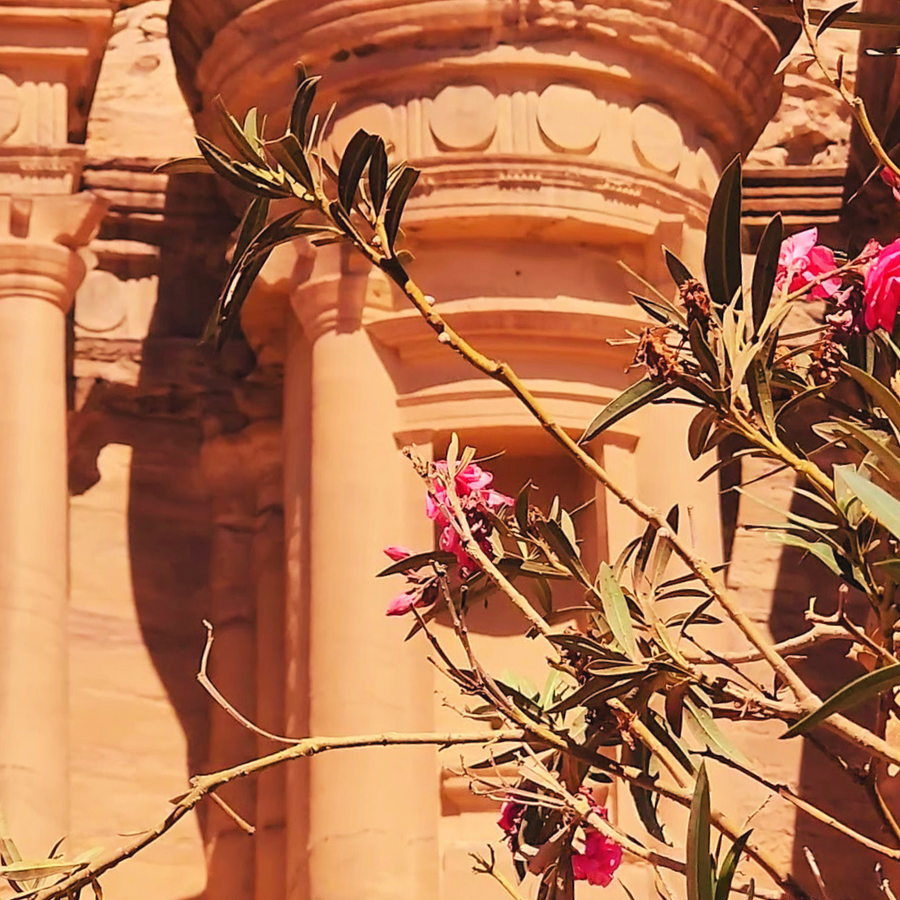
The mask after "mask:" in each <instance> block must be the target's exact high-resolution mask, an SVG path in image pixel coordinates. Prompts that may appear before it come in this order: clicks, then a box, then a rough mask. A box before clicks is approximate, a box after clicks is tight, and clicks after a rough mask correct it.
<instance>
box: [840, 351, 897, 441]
mask: <svg viewBox="0 0 900 900" xmlns="http://www.w3.org/2000/svg"><path fill="white" fill-rule="evenodd" d="M841 369H842V370H843V371H844V372H846V373H847V374H848V375H849V376H850V377H851V378H852V379H853V380H854V381H855V382H856V383H857V384H859V386H860V387H861V388H862V389H863V390H864V391H865V392H866V393H867V394H868V395H869V396H870V397H871V398H872V399H873V400H874V401H875V403H876V404H877V405H878V406H880V407H881V409H882V411H883V412H884V414H885V415H886V416H887V417H888V419H890V421H891V425H892V426H893V428H894V434H895V435H897V436H898V437H900V399H898V398H897V396H896V395H895V394H894V392H893V391H892V390H891V389H890V388H889V387H887V386H886V385H884V384H882V383H881V382H880V381H879V380H878V379H877V378H873V377H872V376H871V375H870V374H869V373H868V372H865V371H863V370H862V369H858V368H857V367H856V366H851V365H850V363H848V362H844V363H841Z"/></svg>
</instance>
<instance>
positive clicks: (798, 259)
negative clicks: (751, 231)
mask: <svg viewBox="0 0 900 900" xmlns="http://www.w3.org/2000/svg"><path fill="white" fill-rule="evenodd" d="M818 239H819V229H818V228H808V229H807V230H806V231H801V232H799V233H798V234H795V235H792V236H791V237H789V238H787V240H785V241H783V242H782V244H781V252H780V253H779V254H778V273H777V275H776V276H775V288H776V289H777V290H783V289H785V287H786V288H787V292H788V293H789V294H791V293H793V292H794V291H799V290H800V289H801V288H804V287H806V286H807V285H808V284H810V283H812V282H815V281H816V279H817V278H818V277H819V276H821V275H826V274H827V273H828V272H833V271H834V270H835V269H837V263H836V262H835V260H834V253H833V251H832V250H830V249H829V248H828V247H825V246H823V245H822V244H817V243H816V242H817V241H818ZM840 286H841V279H840V276H833V277H831V278H825V279H823V280H822V281H820V282H818V283H817V284H814V285H813V287H812V289H811V290H810V292H809V296H810V297H813V298H815V299H817V300H824V299H826V298H828V297H833V296H834V294H835V293H836V292H837V290H838V288H839V287H840Z"/></svg>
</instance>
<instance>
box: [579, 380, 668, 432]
mask: <svg viewBox="0 0 900 900" xmlns="http://www.w3.org/2000/svg"><path fill="white" fill-rule="evenodd" d="M673 387H674V385H671V384H666V383H662V384H657V383H656V382H654V381H651V380H650V379H649V378H643V379H641V380H640V381H636V382H635V383H634V384H632V385H631V386H630V387H627V388H625V390H624V391H622V393H621V394H619V396H618V397H616V398H614V399H613V400H610V402H609V403H607V404H606V406H604V407H603V409H602V410H601V411H600V412H599V413H598V414H597V415H596V416H595V417H594V420H593V421H592V422H591V424H590V425H588V427H587V428H585V430H584V434H583V435H581V437H580V438H579V439H578V443H579V444H586V443H588V441H592V440H593V439H594V438H595V437H597V435H598V434H600V433H601V432H602V431H605V430H606V429H607V428H609V427H610V426H611V425H613V424H615V423H616V422H618V421H619V419H623V418H624V417H625V416H627V415H630V414H631V413H633V412H634V411H635V410H638V409H640V408H641V407H642V406H646V405H647V404H648V403H652V402H653V401H654V400H658V399H659V398H660V397H664V396H665V395H666V394H668V393H669V392H670V391H671V390H672V389H673Z"/></svg>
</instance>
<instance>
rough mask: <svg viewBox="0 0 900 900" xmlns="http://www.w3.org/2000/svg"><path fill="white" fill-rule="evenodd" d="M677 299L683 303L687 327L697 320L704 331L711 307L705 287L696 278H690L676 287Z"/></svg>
mask: <svg viewBox="0 0 900 900" xmlns="http://www.w3.org/2000/svg"><path fill="white" fill-rule="evenodd" d="M678 299H679V300H681V302H682V303H683V304H684V309H685V312H686V313H687V321H688V328H690V326H691V324H692V323H693V322H699V323H700V324H701V325H702V326H703V330H704V331H706V326H707V325H708V324H709V317H710V309H711V306H710V303H711V301H710V299H709V294H708V293H707V292H706V288H705V287H703V285H702V284H700V282H699V281H697V279H696V278H690V279H688V280H687V281H685V282H684V283H683V284H682V285H681V287H679V288H678Z"/></svg>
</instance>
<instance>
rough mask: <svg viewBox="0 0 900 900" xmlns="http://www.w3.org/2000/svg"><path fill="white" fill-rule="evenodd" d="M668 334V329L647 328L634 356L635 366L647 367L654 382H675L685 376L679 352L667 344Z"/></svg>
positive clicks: (642, 333) (642, 334)
mask: <svg viewBox="0 0 900 900" xmlns="http://www.w3.org/2000/svg"><path fill="white" fill-rule="evenodd" d="M668 333H669V329H668V328H645V329H644V330H643V331H642V332H641V340H640V343H639V344H638V348H637V351H636V352H635V354H634V364H635V365H637V366H645V367H646V368H647V374H648V375H649V376H650V378H651V380H653V381H675V379H676V378H678V376H679V375H683V374H684V369H683V368H682V366H681V363H680V362H679V361H678V352H677V351H676V350H675V349H674V348H673V347H670V346H669V345H668V344H667V343H666V335H667V334H668Z"/></svg>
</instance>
